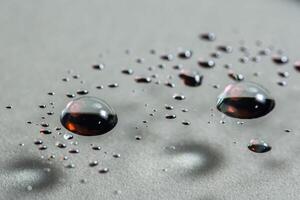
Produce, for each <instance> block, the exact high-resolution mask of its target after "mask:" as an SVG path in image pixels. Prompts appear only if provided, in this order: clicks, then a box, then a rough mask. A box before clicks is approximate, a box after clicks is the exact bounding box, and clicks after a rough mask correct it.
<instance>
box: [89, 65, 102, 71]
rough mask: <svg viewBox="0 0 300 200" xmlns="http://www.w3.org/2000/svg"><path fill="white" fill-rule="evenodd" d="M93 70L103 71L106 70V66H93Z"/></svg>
mask: <svg viewBox="0 0 300 200" xmlns="http://www.w3.org/2000/svg"><path fill="white" fill-rule="evenodd" d="M92 68H93V69H96V70H102V69H104V64H97V65H93V66H92Z"/></svg>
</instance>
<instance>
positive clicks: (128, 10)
mask: <svg viewBox="0 0 300 200" xmlns="http://www.w3.org/2000/svg"><path fill="white" fill-rule="evenodd" d="M299 9H300V1H298V0H272V1H271V0H266V1H259V0H253V1H240V0H229V1H221V0H218V1H217V0H207V1H203V0H200V1H199V0H194V1H187V0H185V1H183V0H182V1H173V0H168V1H159V0H152V1H140V0H133V1H116V0H112V1H108V0H107V1H104V0H102V1H74V0H72V1H71V0H69V1H67V0H64V1H61V0H59V1H58V0H55V1H47V2H46V1H32V0H28V1H16V0H9V1H1V2H0V27H1V32H0V70H1V73H0V91H1V98H0V106H1V108H0V109H1V113H0V125H1V126H0V133H1V136H0V137H1V142H0V144H1V145H0V152H1V154H0V166H1V168H0V194H1V195H0V199H20V198H21V199H55V200H60V199H127V200H128V199H132V200H135V199H136V200H139V199H144V200H148V199H149V200H150V199H164V200H167V199H178V200H182V199H186V200H196V199H201V200H219V199H261V200H265V199H272V200H277V199H278V200H281V199H295V200H296V199H298V198H299V196H300V194H299V191H300V190H299V188H300V180H299V176H300V168H299V166H300V159H299V153H300V145H299V141H300V140H299V139H300V138H299V134H300V128H299V119H300V114H299V113H300V110H299V102H300V99H299V98H300V97H299V92H300V87H299V84H300V73H296V71H295V70H294V69H293V67H292V63H293V62H294V61H295V60H297V59H300V54H299V52H300V48H299V47H300V41H299V35H300V29H299V26H298V25H299V19H300V12H299ZM207 31H213V32H215V33H216V34H217V40H216V41H215V42H214V43H208V42H203V41H200V40H199V38H198V34H199V33H201V32H207ZM240 40H244V41H245V42H246V44H247V46H248V47H250V48H251V49H252V50H255V49H258V48H257V47H255V41H256V40H261V41H263V45H265V46H269V45H273V46H274V47H275V48H276V49H277V48H280V49H283V50H284V52H286V53H287V54H288V55H289V56H290V58H291V62H290V63H289V64H288V65H286V66H282V67H278V66H275V65H274V64H273V63H272V62H271V60H270V59H269V58H266V59H264V60H263V61H262V62H261V63H259V64H253V63H252V62H249V63H248V64H240V63H239V62H238V58H239V57H240V55H241V54H240V53H239V52H238V50H237V48H238V46H239V45H238V42H239V41H240ZM220 43H221V44H224V43H226V44H230V45H232V46H233V47H234V52H233V53H232V54H230V55H224V56H223V57H222V58H221V59H220V60H217V65H216V67H215V68H214V69H211V70H210V69H201V68H199V67H198V66H197V62H196V61H197V58H199V57H207V56H208V55H209V53H211V52H212V51H213V50H214V49H215V46H216V45H218V44H220ZM179 46H181V47H184V48H188V49H191V50H193V51H194V55H193V58H192V59H191V60H188V61H178V60H177V59H176V60H175V61H173V62H172V63H170V64H167V66H168V68H167V69H165V70H161V71H159V70H160V69H156V70H155V72H154V73H158V74H159V77H160V80H161V81H162V82H164V81H165V80H166V77H167V75H168V74H170V73H172V74H174V75H176V73H177V72H175V73H174V70H172V69H171V66H172V65H173V64H178V63H179V62H180V63H183V64H184V65H185V66H187V68H189V69H197V70H199V71H200V72H201V73H203V74H204V80H203V85H202V86H201V87H199V88H187V87H185V86H184V85H183V84H181V83H182V82H181V81H180V80H179V79H178V78H175V79H176V80H175V84H176V87H175V88H168V87H165V86H163V85H160V86H157V85H155V84H145V85H142V84H139V85H138V84H136V83H135V82H134V80H133V77H134V76H126V75H123V74H121V73H120V71H121V69H123V68H127V67H131V68H133V69H134V71H135V75H147V74H151V73H149V71H148V70H147V67H148V66H150V65H155V66H156V65H157V64H160V63H161V60H160V59H159V58H158V57H159V56H158V55H156V56H153V55H150V54H149V50H150V49H155V50H156V51H157V52H158V53H166V52H176V48H177V47H179ZM125 49H130V51H131V53H130V55H126V54H125V53H124V51H125ZM100 54H103V57H102V58H101V57H99V55H100ZM140 57H142V58H145V63H144V64H137V63H136V62H135V60H136V58H140ZM102 62H103V63H105V65H106V68H105V69H104V70H103V71H101V72H99V71H95V70H93V69H92V68H91V65H93V64H95V63H102ZM226 63H232V64H233V66H234V69H235V70H236V71H237V72H240V73H243V75H244V76H245V78H246V80H251V81H255V82H258V83H260V84H262V85H264V86H265V87H266V88H268V89H269V90H270V92H271V93H272V94H273V96H274V98H275V100H276V107H275V109H274V110H273V111H272V112H271V113H270V114H269V115H267V116H266V117H263V118H259V119H255V120H249V121H245V124H244V125H238V124H237V120H233V119H230V118H225V121H226V123H225V124H220V123H219V121H220V120H221V119H222V115H221V114H220V113H219V112H218V111H216V109H214V111H213V112H211V110H210V109H211V108H215V104H216V99H217V96H218V94H219V93H220V92H221V91H222V88H224V87H225V86H226V84H228V83H230V82H232V80H230V79H229V78H228V77H227V71H226V69H224V68H223V64H226ZM68 69H72V70H74V74H79V75H80V79H79V80H74V79H72V77H71V76H70V75H68V74H67V70H68ZM278 69H286V71H289V72H290V77H289V78H288V79H287V82H288V85H287V86H286V87H280V86H278V85H277V84H276V82H277V81H278V80H279V79H280V78H279V76H278V75H277V71H278ZM257 71H259V72H260V73H261V76H259V77H254V76H253V73H254V72H257ZM63 77H70V79H71V81H70V82H67V83H65V82H62V81H61V79H62V78H63ZM80 80H85V81H86V82H85V83H84V84H81V83H80ZM115 82H117V83H119V85H120V86H119V87H118V88H108V87H106V86H107V85H108V84H111V83H115ZM99 84H103V85H104V86H105V88H104V89H102V90H97V89H96V88H95V87H96V86H97V85H99ZM213 84H219V85H220V86H221V87H220V89H214V88H213V87H212V85H213ZM78 89H88V90H89V91H90V95H92V96H97V97H99V98H103V99H104V100H105V101H107V102H109V103H110V105H112V106H113V107H114V108H115V109H116V112H117V113H118V117H119V123H118V124H117V126H116V128H115V129H113V131H112V132H110V133H109V134H106V135H103V136H99V137H81V136H76V137H75V138H74V140H75V141H78V143H79V144H78V145H77V146H73V145H71V144H69V142H68V141H65V140H64V139H63V137H62V136H58V135H57V134H56V133H55V132H54V133H53V134H52V135H53V136H54V135H55V136H56V138H52V136H51V135H50V136H48V135H45V136H44V135H40V133H39V130H40V127H39V126H35V125H34V124H33V125H28V124H26V122H27V121H33V122H35V123H40V122H42V121H43V120H41V119H40V117H42V116H46V114H45V112H46V111H47V110H48V107H49V102H54V103H55V109H54V112H55V115H53V116H46V117H47V119H46V120H44V121H46V122H48V123H49V124H50V126H51V129H52V130H53V129H54V128H55V127H56V126H61V125H60V122H59V114H60V112H61V110H62V109H63V108H64V106H65V105H66V103H67V102H68V101H69V99H68V98H67V97H66V96H65V94H66V93H69V92H76V91H77V90H78ZM133 89H134V90H135V91H136V92H135V93H132V90H133ZM50 91H54V92H55V93H56V95H55V96H53V97H52V96H48V95H47V93H48V92H50ZM181 92H182V93H183V94H185V95H186V97H187V99H186V100H184V101H175V100H174V99H172V95H173V94H174V93H181ZM39 104H47V106H48V107H47V108H46V109H40V108H39V107H38V105H39ZM145 104H148V106H147V107H145ZM165 104H171V105H173V106H174V107H175V110H173V112H169V111H167V110H165V109H164V105H165ZM7 105H12V106H13V109H11V110H7V109H5V106H7ZM49 108H50V107H49ZM153 108H156V109H157V110H158V111H157V113H156V114H155V117H150V116H149V113H151V111H152V109H153ZM181 108H188V109H189V110H190V111H189V112H187V113H182V112H181V111H180V109H181ZM168 113H170V114H173V113H175V114H177V118H176V119H175V120H167V119H165V114H168ZM211 113H214V116H213V117H211ZM184 119H187V120H189V121H191V125H190V126H183V125H182V124H181V121H182V120H184ZM142 120H147V121H148V127H146V125H145V124H143V123H142ZM208 121H211V124H208V123H207V122H208ZM136 126H137V127H138V129H135V127H136ZM285 129H291V130H292V132H290V133H286V132H284V130H285ZM62 132H63V133H65V132H66V130H63V131H62ZM136 135H141V136H142V140H140V141H137V140H135V136H136ZM256 137H259V138H261V139H263V140H264V141H266V142H268V143H269V144H270V145H272V150H271V151H270V152H268V153H265V154H255V153H253V152H251V151H249V150H248V148H247V145H248V142H249V141H250V140H251V139H253V138H256ZM37 138H40V139H42V140H43V141H44V143H45V145H47V146H48V149H47V150H45V151H39V150H38V148H37V146H35V145H34V144H33V142H34V140H35V139H37ZM57 141H64V142H65V143H66V144H67V145H68V147H67V148H66V149H59V148H57V147H56V146H55V142H57ZM234 142H236V144H235V143H234ZM19 143H24V144H25V145H24V146H23V147H21V146H19ZM91 143H93V144H97V145H100V146H101V147H102V150H100V151H94V150H92V149H91V147H90V144H91ZM172 145H174V146H175V147H176V149H175V150H172V148H171V150H170V149H169V148H167V149H166V147H170V146H172ZM71 148H78V149H79V150H80V153H79V154H76V155H70V154H69V153H68V150H69V149H71ZM104 152H107V153H106V154H105V153H104ZM113 153H120V154H121V157H120V158H114V157H113V156H112V155H113ZM51 154H54V155H55V156H56V158H55V159H54V160H53V161H52V164H47V163H44V162H43V160H41V159H40V156H41V155H43V156H45V157H46V158H47V157H48V156H49V155H51ZM63 155H67V156H68V157H70V158H69V160H68V161H61V157H62V156H63ZM93 160H98V161H99V165H98V166H96V167H93V168H91V167H89V166H88V165H89V162H90V161H93ZM70 163H73V164H75V168H74V169H69V168H65V167H64V165H68V164H70ZM103 167H108V168H109V170H110V171H109V173H107V174H99V173H98V170H99V169H100V168H103ZM45 168H50V172H47V170H48V169H46V170H45ZM163 169H167V170H163ZM81 179H87V183H81V182H80V180H81ZM28 185H31V186H32V190H31V191H27V189H28V188H27V187H28ZM29 189H30V187H29Z"/></svg>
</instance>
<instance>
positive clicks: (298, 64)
mask: <svg viewBox="0 0 300 200" xmlns="http://www.w3.org/2000/svg"><path fill="white" fill-rule="evenodd" d="M294 68H295V70H297V71H298V72H300V61H296V62H295V63H294Z"/></svg>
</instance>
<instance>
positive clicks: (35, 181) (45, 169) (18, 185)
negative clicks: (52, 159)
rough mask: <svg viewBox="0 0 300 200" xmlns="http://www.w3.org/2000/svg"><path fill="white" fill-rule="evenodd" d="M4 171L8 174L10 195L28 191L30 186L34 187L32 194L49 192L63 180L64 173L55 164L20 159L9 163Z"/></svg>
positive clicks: (31, 159)
mask: <svg viewBox="0 0 300 200" xmlns="http://www.w3.org/2000/svg"><path fill="white" fill-rule="evenodd" d="M4 170H5V171H6V172H7V175H8V176H7V177H8V180H7V182H8V183H9V185H7V186H8V187H10V190H9V191H10V193H12V192H15V191H16V190H17V191H18V192H22V191H28V188H27V187H28V186H30V187H32V191H31V192H40V191H43V190H46V189H47V190H49V189H50V188H51V187H53V186H54V185H56V184H57V183H58V182H59V180H60V179H61V178H62V175H63V173H62V171H61V170H60V169H58V168H57V167H55V166H54V165H53V164H50V163H47V162H45V161H43V160H40V159H37V158H32V157H28V158H20V159H16V161H8V164H7V165H6V166H5V168H4Z"/></svg>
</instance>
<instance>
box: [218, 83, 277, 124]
mask: <svg viewBox="0 0 300 200" xmlns="http://www.w3.org/2000/svg"><path fill="white" fill-rule="evenodd" d="M274 107H275V100H274V99H273V98H272V97H271V95H270V94H269V92H268V91H267V90H266V89H264V88H263V87H262V86H259V85H257V84H255V83H251V82H243V83H235V84H229V85H228V86H226V88H225V90H224V91H223V92H222V93H221V94H220V95H219V97H218V101H217V109H218V110H219V111H221V112H222V113H224V114H226V115H228V116H230V117H234V118H240V119H252V118H258V117H262V116H264V115H266V114H268V113H269V112H270V111H272V110H273V108H274Z"/></svg>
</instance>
